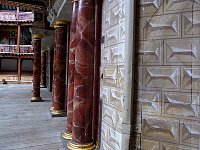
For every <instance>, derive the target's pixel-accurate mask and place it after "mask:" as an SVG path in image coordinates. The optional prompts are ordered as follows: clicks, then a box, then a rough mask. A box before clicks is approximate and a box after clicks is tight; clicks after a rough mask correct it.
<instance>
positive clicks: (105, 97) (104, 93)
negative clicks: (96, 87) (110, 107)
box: [101, 86, 110, 103]
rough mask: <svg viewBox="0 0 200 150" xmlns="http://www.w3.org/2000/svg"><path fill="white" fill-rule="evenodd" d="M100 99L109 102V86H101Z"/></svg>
mask: <svg viewBox="0 0 200 150" xmlns="http://www.w3.org/2000/svg"><path fill="white" fill-rule="evenodd" d="M101 99H103V101H104V102H107V103H109V102H110V88H109V87H106V86H104V87H102V90H101Z"/></svg>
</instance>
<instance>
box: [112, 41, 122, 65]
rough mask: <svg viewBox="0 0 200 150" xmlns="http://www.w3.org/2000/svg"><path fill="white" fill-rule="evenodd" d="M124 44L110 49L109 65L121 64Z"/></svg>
mask: <svg viewBox="0 0 200 150" xmlns="http://www.w3.org/2000/svg"><path fill="white" fill-rule="evenodd" d="M124 52H125V44H124V43H121V44H118V45H115V46H112V47H110V53H111V63H112V64H116V63H117V64H123V63H124V59H125V56H124V55H125V54H124Z"/></svg>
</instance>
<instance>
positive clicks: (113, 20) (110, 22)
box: [105, 5, 120, 29]
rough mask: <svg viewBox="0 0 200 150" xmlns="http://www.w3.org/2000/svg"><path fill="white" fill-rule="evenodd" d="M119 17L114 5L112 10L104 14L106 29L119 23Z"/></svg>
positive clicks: (117, 8)
mask: <svg viewBox="0 0 200 150" xmlns="http://www.w3.org/2000/svg"><path fill="white" fill-rule="evenodd" d="M119 15H120V14H119V5H116V6H115V7H114V8H112V9H111V10H109V11H108V12H107V13H106V20H105V27H106V29H107V28H110V27H112V26H114V25H116V24H118V23H119Z"/></svg>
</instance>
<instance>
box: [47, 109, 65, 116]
mask: <svg viewBox="0 0 200 150" xmlns="http://www.w3.org/2000/svg"><path fill="white" fill-rule="evenodd" d="M50 113H51V116H52V117H66V116H67V115H66V112H65V110H54V109H53V110H52V111H50Z"/></svg>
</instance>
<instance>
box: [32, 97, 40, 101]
mask: <svg viewBox="0 0 200 150" xmlns="http://www.w3.org/2000/svg"><path fill="white" fill-rule="evenodd" d="M31 102H43V100H42V98H41V97H32V98H31Z"/></svg>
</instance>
